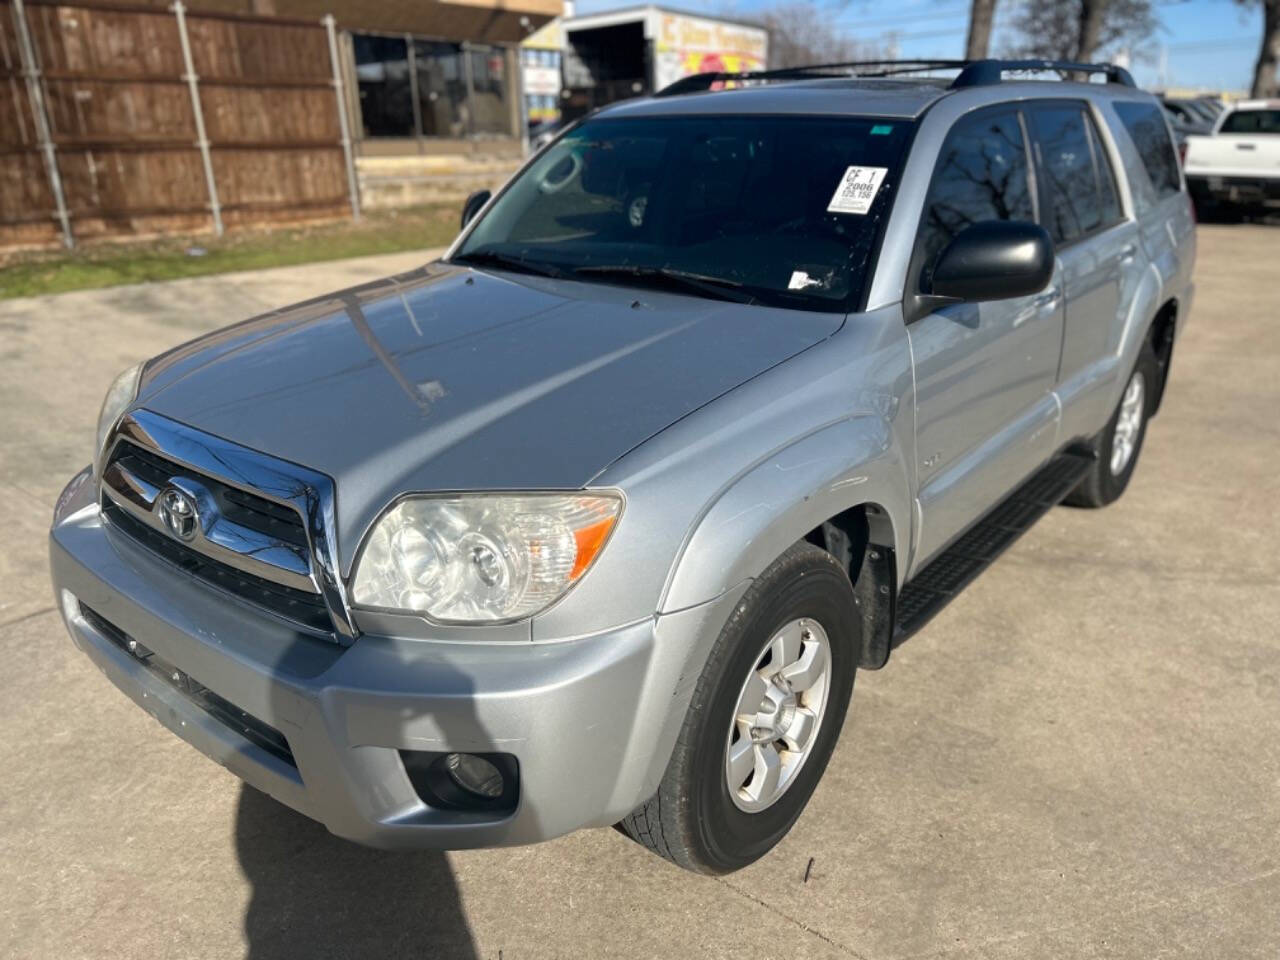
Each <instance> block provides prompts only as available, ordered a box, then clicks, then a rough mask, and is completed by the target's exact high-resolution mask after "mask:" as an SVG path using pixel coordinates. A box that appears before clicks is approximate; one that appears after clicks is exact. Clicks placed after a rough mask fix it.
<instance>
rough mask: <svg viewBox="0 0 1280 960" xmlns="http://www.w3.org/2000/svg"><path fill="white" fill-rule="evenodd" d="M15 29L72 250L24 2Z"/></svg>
mask: <svg viewBox="0 0 1280 960" xmlns="http://www.w3.org/2000/svg"><path fill="white" fill-rule="evenodd" d="M13 25H14V27H15V28H16V29H17V32H18V56H19V57H21V58H22V76H23V77H24V78H25V79H26V81H27V96H28V98H30V100H31V114H32V119H33V120H34V121H35V125H36V139H37V140H39V142H40V150H41V152H42V153H43V154H44V166H45V171H46V172H47V173H48V175H49V189H50V190H51V191H52V192H53V202H54V204H55V205H56V207H57V217H58V222H59V223H61V224H62V242H63V244H65V245H66V248H67V249H68V250H70V249H72V248H74V247H75V245H76V239H75V237H74V236H73V235H72V233H71V216H70V215H69V214H68V213H67V198H66V196H65V195H64V194H63V192H62V174H61V173H60V172H59V171H58V156H57V153H56V151H55V149H54V145H53V131H52V130H51V129H50V128H49V114H48V112H47V110H46V107H45V102H44V87H43V86H41V84H40V66H39V64H37V63H36V50H35V45H34V44H32V42H31V34H30V32H29V31H28V30H27V9H26V7H25V6H24V5H23V2H22V0H13Z"/></svg>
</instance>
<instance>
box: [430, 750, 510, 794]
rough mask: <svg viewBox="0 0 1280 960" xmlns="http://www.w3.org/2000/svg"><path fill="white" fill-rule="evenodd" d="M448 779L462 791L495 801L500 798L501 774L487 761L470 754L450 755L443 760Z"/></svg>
mask: <svg viewBox="0 0 1280 960" xmlns="http://www.w3.org/2000/svg"><path fill="white" fill-rule="evenodd" d="M444 765H445V768H446V769H448V771H449V777H450V778H451V779H452V780H453V782H454V783H456V784H457V785H458V786H460V787H461V788H462V789H463V790H466V791H468V792H470V793H474V794H475V795H476V796H479V797H488V798H489V799H491V800H496V799H497V798H498V797H500V796H502V774H501V773H499V772H498V768H497V767H495V766H494V765H493V764H492V763H490V762H489V761H488V760H485V759H484V758H483V757H477V756H475V755H474V754H470V753H451V754H449V755H448V756H447V757H445V758H444Z"/></svg>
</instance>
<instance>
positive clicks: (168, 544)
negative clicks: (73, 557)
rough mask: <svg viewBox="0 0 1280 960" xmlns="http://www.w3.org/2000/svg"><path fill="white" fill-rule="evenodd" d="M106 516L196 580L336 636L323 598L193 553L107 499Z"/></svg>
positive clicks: (105, 502)
mask: <svg viewBox="0 0 1280 960" xmlns="http://www.w3.org/2000/svg"><path fill="white" fill-rule="evenodd" d="M102 513H103V516H105V517H106V518H107V520H108V521H109V522H110V523H111V525H112V526H113V527H115V528H116V529H118V530H119V531H120V532H121V533H123V534H125V535H127V536H128V537H130V538H131V539H133V540H136V541H137V542H138V543H140V544H141V545H142V546H144V547H146V548H147V549H148V550H150V551H151V552H152V553H154V554H156V555H157V556H159V557H160V558H161V559H163V560H166V561H168V562H169V563H171V564H173V565H174V566H175V567H177V568H178V569H180V570H182V571H184V572H186V573H188V574H190V575H191V576H193V577H195V578H196V579H198V580H202V581H203V582H205V583H208V584H210V585H212V586H215V587H217V588H219V589H220V590H224V591H226V592H227V593H230V594H232V595H234V596H235V597H237V598H239V599H242V600H247V601H249V602H250V603H252V604H254V605H255V606H257V607H261V608H263V609H265V610H267V611H269V612H271V613H273V614H275V615H276V616H279V617H283V618H284V619H286V620H289V621H290V622H292V623H295V624H297V625H299V626H302V627H305V628H306V629H308V630H312V631H317V632H320V633H324V634H329V633H331V632H332V630H333V621H332V619H331V618H330V616H329V610H328V608H327V607H326V606H325V604H324V599H323V598H322V597H321V596H320V595H319V594H317V593H307V592H306V591H305V590H295V589H294V588H293V587H288V586H285V585H284V584H282V583H274V582H272V581H270V580H267V579H264V578H263V577H255V576H254V575H253V574H251V573H245V572H244V571H243V570H237V569H236V568H235V567H232V566H230V565H228V564H225V563H222V562H221V561H218V560H214V559H213V558H212V557H209V556H206V555H205V554H203V553H200V552H198V551H196V550H192V549H191V548H190V547H189V546H187V545H186V544H185V543H182V542H181V541H178V540H175V539H173V538H172V537H170V536H166V535H165V534H163V533H161V532H160V531H159V530H156V529H154V528H153V527H149V526H147V525H146V524H145V523H143V522H142V521H141V520H139V519H137V518H136V517H134V516H133V515H132V514H130V513H129V512H127V511H126V510H123V509H122V508H120V507H118V506H116V505H115V504H114V503H112V502H111V500H110V499H108V498H107V497H103V498H102Z"/></svg>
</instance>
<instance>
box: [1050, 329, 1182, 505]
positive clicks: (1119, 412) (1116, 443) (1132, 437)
mask: <svg viewBox="0 0 1280 960" xmlns="http://www.w3.org/2000/svg"><path fill="white" fill-rule="evenodd" d="M1160 378H1161V371H1160V363H1159V361H1157V360H1156V355H1155V352H1154V351H1153V350H1152V349H1151V343H1150V341H1147V342H1146V343H1144V344H1143V345H1142V350H1141V352H1140V353H1139V354H1138V362H1137V364H1136V365H1135V366H1134V368H1133V372H1132V373H1130V374H1129V379H1128V380H1126V381H1125V388H1124V392H1123V393H1121V395H1120V402H1119V403H1117V404H1116V409H1115V412H1114V413H1112V414H1111V420H1110V421H1108V423H1107V426H1106V428H1105V429H1104V430H1103V431H1102V433H1100V434H1098V436H1097V437H1095V438H1094V441H1093V444H1092V445H1093V447H1094V449H1095V450H1097V451H1098V459H1097V460H1096V461H1095V462H1094V464H1093V466H1092V468H1091V469H1090V470H1089V472H1088V473H1087V474H1085V476H1084V479H1082V480H1081V481H1080V484H1079V486H1077V487H1076V488H1075V489H1074V490H1072V491H1071V492H1070V493H1069V494H1067V496H1066V498H1065V499H1064V500H1063V501H1062V502H1063V503H1065V504H1068V505H1070V506H1073V507H1090V508H1095V507H1105V506H1106V505H1107V504H1109V503H1112V502H1114V501H1115V500H1117V499H1119V497H1120V494H1122V493H1124V491H1125V488H1126V487H1128V486H1129V479H1130V478H1131V477H1132V476H1133V470H1134V467H1136V466H1137V465H1138V455H1139V454H1140V453H1141V452H1142V443H1143V441H1144V440H1145V439H1146V436H1147V422H1148V420H1149V419H1150V416H1151V410H1152V405H1153V404H1154V403H1155V402H1156V399H1157V398H1158V397H1159V396H1160V391H1161V383H1160ZM1135 383H1137V384H1138V388H1137V389H1138V390H1139V392H1140V397H1139V398H1138V400H1139V402H1138V405H1137V411H1136V415H1137V417H1138V420H1137V423H1136V427H1134V426H1133V423H1132V419H1131V417H1132V414H1133V410H1132V399H1133V398H1132V395H1131V392H1132V391H1133V390H1134V389H1135V387H1134V384H1135ZM1127 403H1128V404H1129V406H1126V404H1127ZM1126 437H1127V438H1128V442H1131V443H1132V448H1131V449H1130V450H1129V453H1128V456H1127V457H1122V448H1123V446H1124V444H1125V443H1126V439H1125V438H1126ZM1120 459H1123V464H1122V465H1121V466H1120V468H1119V469H1116V467H1115V464H1116V463H1117V462H1118V461H1119V460H1120Z"/></svg>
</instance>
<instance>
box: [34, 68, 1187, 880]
mask: <svg viewBox="0 0 1280 960" xmlns="http://www.w3.org/2000/svg"><path fill="white" fill-rule="evenodd" d="M942 67H950V68H951V72H952V73H953V74H954V79H936V78H935V77H933V76H931V77H924V78H919V79H911V78H910V75H911V74H910V71H912V70H920V69H923V68H928V69H930V70H932V71H934V73H935V75H936V72H937V71H938V70H939V69H940V68H942ZM1029 69H1037V70H1045V69H1048V70H1055V69H1056V70H1063V71H1068V70H1069V71H1077V72H1078V74H1079V75H1082V76H1085V78H1086V79H1085V81H1084V82H1066V81H1063V80H1056V79H1054V80H1047V81H1046V80H1038V81H1037V80H1033V79H1022V80H1014V79H1010V78H1006V74H1008V73H1012V72H1016V71H1026V70H1029ZM870 74H876V75H880V76H869V75H870ZM889 74H892V75H893V76H887V75H889ZM1089 75H1092V76H1094V78H1095V79H1094V80H1093V81H1089V80H1088V79H1087V77H1088V76H1089ZM1098 79H1101V80H1102V81H1103V82H1097V80H1098ZM726 86H730V87H732V88H731V89H723V88H724V87H726ZM464 218H465V220H466V221H467V222H466V223H465V229H464V230H463V231H462V233H461V235H460V236H459V238H458V239H457V241H456V242H455V243H454V245H453V247H452V248H451V249H450V250H449V252H448V253H447V254H446V255H445V256H444V258H443V259H442V260H440V261H438V262H434V263H430V264H428V265H426V266H424V267H422V268H421V269H418V270H415V271H412V272H410V273H406V274H403V275H400V276H395V277H391V278H389V279H386V280H383V281H380V282H377V283H372V284H368V285H365V286H361V287H355V288H353V289H350V290H345V291H342V292H340V293H335V294H332V295H329V296H323V297H318V298H316V299H314V300H310V301H308V302H306V303H302V304H299V305H297V306H295V307H291V308H289V309H286V310H279V311H276V312H274V313H270V314H267V315H265V316H262V317H258V318H256V319H254V320H250V321H247V322H245V323H241V324H238V325H236V326H231V327H228V328H226V329H224V330H221V331H219V332H217V333H213V334H211V335H208V336H205V337H202V338H200V339H198V340H195V341H193V342H191V343H188V344H186V345H184V346H181V347H178V348H177V349H174V350H172V351H170V352H168V353H166V354H163V355H161V356H159V357H156V358H155V359H153V360H150V361H148V362H147V363H145V364H142V365H141V366H139V367H137V368H134V369H132V370H129V371H127V372H125V373H124V374H122V375H121V376H120V378H119V379H118V380H117V381H116V382H115V384H114V385H113V386H112V387H111V389H110V392H109V393H108V396H107V398H106V401H105V403H104V404H103V408H102V413H101V417H100V420H99V425H98V438H97V449H96V451H95V455H94V463H93V465H92V466H91V467H87V468H86V469H85V470H84V471H83V472H82V473H81V474H80V475H79V476H77V477H75V478H74V479H73V480H72V481H71V483H70V484H69V485H68V487H67V489H66V490H65V492H64V493H63V494H62V496H61V497H60V499H59V501H58V504H57V508H56V513H55V516H54V525H53V530H52V534H51V555H52V567H53V576H54V581H55V589H56V592H57V597H58V601H59V603H60V606H61V609H62V611H63V614H64V616H65V618H66V625H67V628H68V629H69V630H70V632H71V635H72V637H73V638H74V640H75V643H76V644H77V645H78V646H79V648H80V649H81V650H82V651H83V652H84V653H85V654H86V655H87V656H88V657H89V658H90V659H91V660H93V662H94V663H95V664H97V665H98V666H99V667H100V668H101V669H102V670H103V672H104V673H106V675H107V676H108V677H109V678H110V679H111V680H112V682H114V683H115V684H116V685H117V686H118V687H120V688H121V689H122V690H123V691H124V692H125V693H127V694H128V695H129V696H130V697H132V698H133V699H134V700H135V701H136V702H137V703H138V704H139V705H140V706H142V707H143V709H145V710H147V711H149V712H150V713H151V714H152V715H153V716H154V717H156V719H158V720H159V721H160V722H161V723H162V724H164V725H165V726H167V727H168V728H169V729H170V730H172V731H173V732H174V733H176V734H177V735H178V736H180V737H182V738H183V739H185V740H186V741H188V742H189V743H191V744H192V745H193V746H194V747H196V749H198V750H200V751H202V752H203V753H205V754H207V755H209V756H210V757H212V758H214V759H215V760H217V761H218V762H220V763H222V764H224V765H225V766H227V767H228V768H229V769H230V770H232V771H233V772H235V773H236V774H237V775H239V776H240V777H242V778H243V779H244V780H246V781H247V782H248V783H250V784H252V785H253V786H254V787H257V788H258V789H260V790H263V791H266V792H267V793H269V794H271V795H272V796H274V797H276V798H277V799H278V800H280V801H281V802H282V803H285V804H287V805H289V806H290V807H293V808H296V809H297V810H300V811H302V812H303V813H306V814H308V815H309V816H311V817H314V818H315V819H317V820H319V821H321V822H323V823H324V824H325V825H326V826H327V827H328V828H329V829H330V830H331V831H333V832H334V833H335V834H338V835H340V836H343V837H348V838H350V839H352V840H355V841H358V842H360V843H365V844H371V845H376V846H383V847H447V848H458V847H473V846H488V845H495V844H516V843H528V842H531V841H537V840H543V839H546V838H549V837H554V836H557V835H560V834H563V833H565V832H567V831H570V830H574V829H576V828H579V827H587V826H606V825H611V824H618V825H620V827H621V829H622V830H623V831H625V832H626V833H627V834H628V835H629V836H631V837H632V838H633V839H635V840H636V841H638V842H640V843H642V844H644V845H646V846H648V847H649V848H651V849H652V850H654V851H655V852H657V853H659V854H661V855H662V856H665V857H668V858H670V859H671V860H673V861H675V862H676V863H677V864H679V865H681V866H683V867H686V868H689V869H693V870H701V871H706V872H725V871H730V870H734V869H737V868H739V867H742V866H743V865H745V864H747V863H749V862H751V861H752V860H755V859H756V858H758V857H760V856H761V855H762V854H764V853H765V852H766V851H768V850H769V849H770V848H771V847H772V846H773V845H775V844H776V843H777V842H778V841H779V839H780V838H781V837H782V836H783V835H784V834H785V833H786V832H787V830H788V829H789V828H790V827H791V825H792V824H793V823H794V822H795V820H796V818H797V817H799V816H800V813H801V811H802V809H803V808H804V806H805V803H806V802H807V801H808V799H809V797H810V795H811V794H812V793H813V790H814V788H815V786H816V785H817V783H818V780H819V778H820V777H821V776H822V773H823V770H824V769H825V767H826V765H827V761H828V759H829V758H830V756H831V753H832V751H833V750H834V748H835V745H836V740H837V737H838V736H839V734H840V729H841V726H842V724H843V722H844V719H845V711H846V708H847V706H848V703H849V697H850V695H851V693H852V690H853V681H854V675H855V671H856V670H857V669H858V668H862V669H868V670H874V669H879V668H881V667H883V666H884V665H885V663H886V662H887V660H888V659H889V655H890V651H891V650H892V649H893V648H894V647H896V646H897V645H898V644H899V643H901V642H902V641H903V640H905V639H906V638H907V637H909V636H910V635H911V634H912V633H914V632H915V631H917V630H919V629H920V628H921V626H922V625H923V624H924V623H925V622H926V621H927V620H928V619H929V618H930V617H931V616H932V615H933V614H934V613H936V612H937V611H938V610H939V609H940V608H941V607H942V606H943V605H944V604H945V603H946V602H947V601H948V600H950V599H951V598H952V597H954V596H955V595H956V594H957V592H958V591H959V590H960V589H961V588H963V587H964V586H965V584H966V583H968V582H969V581H970V580H971V579H972V578H973V577H975V576H976V575H977V574H978V573H979V572H981V570H982V569H983V568H984V567H985V566H986V565H987V564H989V563H991V562H992V561H993V560H994V559H995V558H996V557H997V555H998V554H999V553H1000V552H1001V551H1002V550H1003V549H1004V548H1005V547H1007V546H1008V545H1009V544H1010V543H1011V542H1012V541H1013V540H1014V539H1015V538H1016V537H1017V536H1018V535H1019V534H1021V533H1022V532H1023V531H1025V530H1027V529H1028V528H1029V527H1030V526H1031V525H1032V524H1033V523H1034V521H1035V520H1036V519H1037V518H1038V517H1040V516H1041V515H1042V514H1044V513H1045V512H1046V511H1047V510H1049V509H1050V508H1051V507H1052V506H1053V505H1054V504H1056V503H1058V502H1060V501H1062V500H1064V499H1065V500H1066V501H1067V502H1069V503H1073V504H1077V505H1081V506H1088V507H1098V506H1102V505H1103V504H1106V503H1109V502H1110V501H1112V500H1114V499H1116V498H1117V497H1118V496H1120V494H1121V493H1122V492H1123V491H1124V489H1125V486H1126V485H1127V484H1128V482H1129V479H1130V477H1131V475H1132V473H1133V470H1134V465H1135V463H1136V462H1137V459H1138V455H1139V452H1140V451H1141V448H1142V441H1143V437H1144V434H1145V431H1146V428H1147V422H1148V419H1149V418H1150V417H1151V416H1152V415H1153V414H1154V413H1155V412H1156V411H1157V410H1158V408H1159V406H1160V398H1161V394H1162V393H1163V391H1164V386H1165V381H1166V379H1167V375H1168V370H1169V362H1170V357H1171V354H1172V350H1173V346H1174V342H1175V337H1176V335H1177V334H1178V333H1179V332H1180V331H1181V329H1182V327H1183V326H1184V324H1185V322H1186V318H1187V311H1188V308H1189V307H1190V303H1191V294H1192V285H1191V279H1190V278H1191V268H1192V262H1193V260H1194V257H1195V239H1194V232H1193V223H1192V217H1191V212H1190V206H1189V203H1188V199H1187V195H1186V192H1185V189H1184V186H1183V183H1182V178H1181V175H1180V173H1179V169H1178V164H1177V159H1176V157H1175V155H1174V147H1173V144H1172V141H1171V139H1170V133H1169V129H1168V126H1167V124H1166V122H1165V120H1164V117H1163V114H1162V113H1161V110H1160V106H1159V104H1158V103H1157V102H1156V101H1155V100H1154V99H1152V98H1151V97H1150V96H1147V95H1146V94H1144V93H1141V92H1139V91H1138V90H1136V89H1135V88H1134V87H1133V85H1132V81H1131V80H1130V79H1129V77H1128V74H1126V73H1125V72H1124V71H1123V70H1120V69H1117V68H1114V67H1096V66H1082V65H1079V64H1075V65H1071V64H1055V63H1044V62H1036V63H1028V62H1017V63H1007V62H997V61H981V62H975V63H968V64H954V63H953V64H940V63H926V64H901V63H899V64H870V65H868V64H854V65H841V66H836V67H822V68H811V69H806V70H790V71H782V72H774V73H763V74H750V75H742V74H738V75H725V74H710V75H701V76H698V77H694V78H691V79H689V80H686V81H682V82H681V83H679V84H677V85H676V87H674V88H669V89H668V90H666V91H663V92H662V93H660V94H658V95H657V96H654V97H651V98H647V99H641V100H635V101H630V102H627V103H622V104H618V105H615V106H613V107H610V108H608V109H605V110H603V111H600V112H598V113H596V114H594V115H593V116H591V117H589V118H588V119H586V120H585V121H583V122H581V123H579V124H577V125H575V126H573V127H571V128H569V129H568V130H566V131H565V132H564V133H563V134H562V135H560V136H559V137H558V138H557V139H556V140H555V141H554V142H553V143H552V144H550V145H549V146H548V147H547V148H546V149H544V150H543V151H542V152H540V153H539V154H537V155H536V156H534V157H533V158H532V159H531V160H530V161H529V162H528V163H527V164H526V165H525V167H524V168H523V169H522V170H521V171H520V173H519V174H518V175H516V176H515V177H514V178H513V179H512V180H511V181H510V182H509V183H508V184H507V185H506V187H505V188H504V189H503V190H502V191H501V192H499V193H498V194H497V195H496V196H494V197H492V198H490V197H487V196H480V197H477V198H474V199H473V200H472V201H471V202H469V203H468V205H467V208H466V213H465V214H464Z"/></svg>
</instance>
